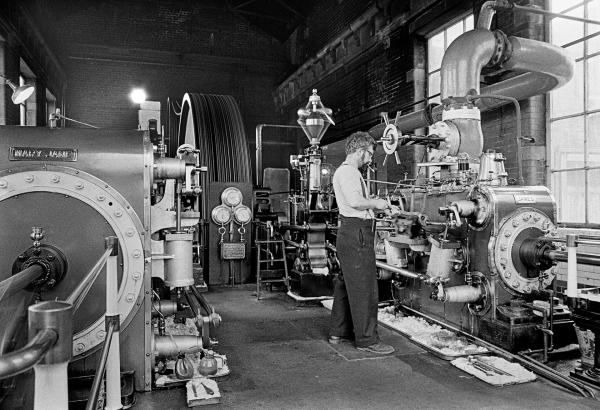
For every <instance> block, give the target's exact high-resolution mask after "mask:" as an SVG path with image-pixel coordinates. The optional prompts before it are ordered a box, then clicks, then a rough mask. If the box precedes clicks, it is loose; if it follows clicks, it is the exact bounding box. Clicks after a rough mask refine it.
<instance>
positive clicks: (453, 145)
mask: <svg viewBox="0 0 600 410" xmlns="http://www.w3.org/2000/svg"><path fill="white" fill-rule="evenodd" d="M429 131H430V132H431V133H432V134H436V135H438V136H440V137H441V138H444V141H443V142H440V145H439V146H438V148H436V149H435V152H437V155H434V157H435V158H441V157H444V156H446V155H456V154H458V148H459V147H460V132H459V131H458V128H457V127H456V125H455V124H453V123H452V122H449V121H438V122H436V123H435V124H433V125H432V126H431V127H430V129H429Z"/></svg>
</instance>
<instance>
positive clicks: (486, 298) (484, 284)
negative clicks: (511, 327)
mask: <svg viewBox="0 0 600 410" xmlns="http://www.w3.org/2000/svg"><path fill="white" fill-rule="evenodd" d="M471 280H472V281H473V283H474V284H476V285H477V286H479V287H480V288H482V290H483V292H482V294H483V296H482V297H481V299H479V300H478V301H477V302H470V303H467V309H469V312H470V313H471V314H472V315H475V316H483V315H485V314H486V313H487V312H488V311H489V310H490V307H491V306H492V298H491V294H492V293H491V291H490V281H489V280H488V278H487V277H486V276H485V275H484V274H483V273H481V272H477V271H475V272H471Z"/></svg>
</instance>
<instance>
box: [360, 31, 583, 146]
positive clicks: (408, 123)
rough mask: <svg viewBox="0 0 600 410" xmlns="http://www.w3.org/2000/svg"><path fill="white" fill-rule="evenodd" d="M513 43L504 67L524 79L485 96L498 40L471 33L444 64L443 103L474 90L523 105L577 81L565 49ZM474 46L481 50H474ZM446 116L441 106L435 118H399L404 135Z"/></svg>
mask: <svg viewBox="0 0 600 410" xmlns="http://www.w3.org/2000/svg"><path fill="white" fill-rule="evenodd" d="M469 33H473V34H469ZM508 40H509V42H510V44H511V46H512V53H511V54H510V57H508V59H506V61H505V62H504V64H503V67H505V68H507V69H511V70H515V71H516V72H522V74H519V75H517V76H515V77H512V78H509V79H506V80H504V81H501V82H499V83H496V84H492V85H489V86H486V87H483V88H481V90H479V76H480V74H481V68H482V67H483V66H484V65H486V64H487V63H488V62H489V59H490V58H491V57H492V56H493V55H494V50H495V47H496V39H495V37H494V35H493V33H492V32H490V31H487V30H483V29H476V30H473V31H469V32H467V33H465V34H463V35H461V36H459V37H458V38H457V39H456V40H455V41H454V42H453V43H452V44H451V45H450V47H449V48H448V50H447V51H446V53H445V54H444V59H443V60H442V99H445V98H447V97H449V96H454V97H464V96H465V95H466V94H467V92H469V91H470V90H475V91H476V92H477V91H478V92H479V94H491V95H503V96H507V97H513V98H516V99H517V100H522V99H524V98H529V97H532V96H534V95H539V94H544V93H547V92H549V91H551V90H553V89H554V88H557V87H559V86H561V85H563V84H565V83H566V82H568V81H569V80H570V79H571V78H572V77H573V73H574V67H575V63H574V62H573V60H572V59H571V58H570V57H569V56H568V55H567V53H566V52H565V50H563V49H562V48H561V47H557V46H554V45H551V44H548V43H544V42H541V41H535V40H528V39H523V38H519V37H510V38H509V39H508ZM472 41H478V42H481V44H476V45H475V46H474V44H473V43H471V42H472ZM474 47H475V48H474ZM473 50H475V52H473ZM505 53H508V51H505ZM471 54H472V55H471ZM446 56H448V57H446ZM466 56H467V57H466ZM505 57H506V56H505ZM486 58H487V59H486ZM501 60H504V58H502V59H501ZM458 71H463V72H462V73H461V72H458ZM453 81H456V83H453ZM508 102H509V101H504V100H491V99H480V100H477V101H476V102H475V106H476V107H477V108H479V109H480V110H481V111H488V110H492V109H495V108H498V107H501V106H503V105H505V104H507V103H508ZM442 111H443V106H437V107H434V108H433V109H432V110H431V113H428V112H427V110H425V109H423V110H419V111H415V112H411V113H408V114H406V115H403V116H401V117H398V118H397V119H396V122H395V125H396V127H398V129H399V130H401V131H410V130H414V129H417V128H421V127H426V126H429V125H432V124H433V123H435V122H437V121H439V120H441V118H442ZM384 128H385V126H384V125H377V126H375V127H373V128H371V130H370V131H369V132H370V133H371V135H373V136H374V137H376V138H380V137H381V136H382V134H383V130H384Z"/></svg>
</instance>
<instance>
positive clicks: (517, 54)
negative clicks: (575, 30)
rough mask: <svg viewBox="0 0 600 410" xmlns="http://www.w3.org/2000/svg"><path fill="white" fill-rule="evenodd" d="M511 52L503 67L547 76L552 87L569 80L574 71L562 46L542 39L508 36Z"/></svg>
mask: <svg viewBox="0 0 600 410" xmlns="http://www.w3.org/2000/svg"><path fill="white" fill-rule="evenodd" d="M509 41H510V44H511V46H512V54H511V56H510V58H509V59H508V60H507V61H506V62H505V63H504V68H506V69H508V70H513V71H515V72H517V73H523V72H532V73H536V74H538V75H542V76H546V77H549V79H550V80H551V81H552V82H554V85H553V86H552V89H554V88H558V87H561V86H563V85H564V84H566V83H567V82H569V81H570V80H571V79H572V78H573V75H574V72H575V62H574V61H573V59H572V58H571V57H570V56H569V55H568V54H567V52H566V51H565V50H564V49H563V48H562V47H558V46H555V45H553V44H549V43H545V42H543V41H537V40H530V39H527V38H521V37H509Z"/></svg>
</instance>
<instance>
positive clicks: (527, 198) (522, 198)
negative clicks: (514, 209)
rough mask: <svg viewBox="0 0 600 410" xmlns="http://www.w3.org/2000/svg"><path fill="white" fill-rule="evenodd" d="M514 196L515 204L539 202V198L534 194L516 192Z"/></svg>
mask: <svg viewBox="0 0 600 410" xmlns="http://www.w3.org/2000/svg"><path fill="white" fill-rule="evenodd" d="M514 198H515V204H517V205H529V204H535V203H537V200H536V199H535V196H533V195H518V194H515V195H514Z"/></svg>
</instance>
